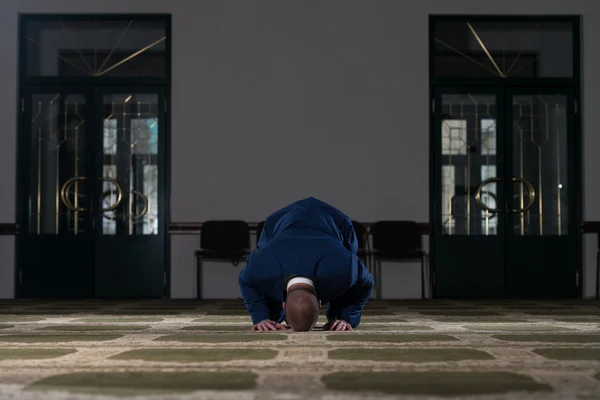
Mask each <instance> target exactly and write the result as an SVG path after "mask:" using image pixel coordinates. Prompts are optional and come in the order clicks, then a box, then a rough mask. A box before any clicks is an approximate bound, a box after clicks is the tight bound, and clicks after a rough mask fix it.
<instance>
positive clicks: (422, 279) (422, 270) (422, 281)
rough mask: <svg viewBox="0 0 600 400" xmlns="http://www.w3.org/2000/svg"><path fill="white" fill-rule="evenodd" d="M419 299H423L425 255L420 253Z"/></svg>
mask: <svg viewBox="0 0 600 400" xmlns="http://www.w3.org/2000/svg"><path fill="white" fill-rule="evenodd" d="M421 300H425V255H421Z"/></svg>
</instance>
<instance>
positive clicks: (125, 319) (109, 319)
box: [73, 317, 164, 323]
mask: <svg viewBox="0 0 600 400" xmlns="http://www.w3.org/2000/svg"><path fill="white" fill-rule="evenodd" d="M163 319H164V318H157V317H89V318H78V319H76V320H74V321H73V322H92V323H95V322H97V323H102V322H122V323H128V322H161V321H162V320H163Z"/></svg>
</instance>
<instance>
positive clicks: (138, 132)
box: [100, 93, 163, 235]
mask: <svg viewBox="0 0 600 400" xmlns="http://www.w3.org/2000/svg"><path fill="white" fill-rule="evenodd" d="M158 97H159V96H158V94H155V93H150V94H140V93H108V94H104V95H103V105H104V107H103V108H104V117H103V153H102V168H103V170H102V174H103V178H104V181H103V187H102V192H101V199H100V203H101V204H102V206H101V208H100V212H101V214H102V233H103V234H105V235H116V234H124V235H156V234H158V173H159V166H158V140H159V128H160V126H159V124H160V123H162V122H163V121H159V116H158V115H159V113H158V107H159V99H158Z"/></svg>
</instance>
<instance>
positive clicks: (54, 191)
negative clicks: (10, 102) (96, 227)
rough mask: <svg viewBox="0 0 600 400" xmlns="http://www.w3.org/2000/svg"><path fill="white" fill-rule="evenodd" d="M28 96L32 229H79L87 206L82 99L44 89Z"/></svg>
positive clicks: (52, 231)
mask: <svg viewBox="0 0 600 400" xmlns="http://www.w3.org/2000/svg"><path fill="white" fill-rule="evenodd" d="M31 100H32V118H31V128H30V129H31V131H30V134H31V153H30V157H31V166H32V169H31V179H30V182H31V186H30V188H29V193H30V195H29V204H30V232H31V234H34V235H35V234H37V235H40V234H46V235H62V234H69V235H77V234H80V233H83V232H84V231H85V230H86V224H85V222H86V218H85V214H86V212H87V208H88V207H89V204H88V200H89V198H88V197H87V196H86V193H85V191H86V190H88V185H89V183H88V182H87V175H88V174H87V173H86V172H87V171H86V170H85V163H86V156H85V146H86V124H85V119H84V118H83V115H84V114H85V107H86V101H85V97H84V96H81V95H78V94H69V93H51V94H50V93H48V94H34V95H33V96H32V97H31ZM75 178H77V179H75Z"/></svg>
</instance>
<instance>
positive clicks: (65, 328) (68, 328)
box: [37, 324, 150, 332]
mask: <svg viewBox="0 0 600 400" xmlns="http://www.w3.org/2000/svg"><path fill="white" fill-rule="evenodd" d="M148 328H150V327H149V326H148V325H98V324H96V325H54V326H44V327H41V328H38V329H37V330H41V331H60V332H101V331H141V330H144V329H148Z"/></svg>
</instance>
